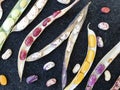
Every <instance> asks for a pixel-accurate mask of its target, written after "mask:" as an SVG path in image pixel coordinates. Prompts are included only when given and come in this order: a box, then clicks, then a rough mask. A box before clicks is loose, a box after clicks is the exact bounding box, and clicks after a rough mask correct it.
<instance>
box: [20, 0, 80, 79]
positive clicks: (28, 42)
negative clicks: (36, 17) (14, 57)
mask: <svg viewBox="0 0 120 90" xmlns="http://www.w3.org/2000/svg"><path fill="white" fill-rule="evenodd" d="M78 1H79V0H75V1H74V2H73V3H72V4H71V5H70V6H68V7H66V8H64V9H62V10H58V11H56V12H54V13H53V14H52V15H50V16H49V17H47V18H45V19H44V20H43V21H42V22H41V23H40V24H38V25H37V26H36V27H35V28H34V29H33V30H32V31H31V32H30V33H29V34H28V35H27V36H26V38H25V39H24V41H23V43H22V45H21V47H20V50H19V55H18V74H19V77H20V80H22V75H23V69H24V65H25V61H26V57H27V54H28V51H29V49H30V48H31V46H32V44H33V43H34V42H35V40H36V39H37V38H38V37H39V36H40V35H41V33H42V32H43V31H44V29H45V28H46V27H47V26H49V25H50V24H51V23H52V22H53V21H55V20H56V19H57V18H60V17H61V16H63V15H64V14H65V13H66V12H67V11H68V10H70V9H71V8H72V7H73V6H74V5H75V4H76V3H77V2H78Z"/></svg>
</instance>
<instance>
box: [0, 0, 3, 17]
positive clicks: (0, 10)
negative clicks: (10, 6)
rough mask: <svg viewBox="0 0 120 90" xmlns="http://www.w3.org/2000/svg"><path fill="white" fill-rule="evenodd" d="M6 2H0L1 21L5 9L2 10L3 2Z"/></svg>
mask: <svg viewBox="0 0 120 90" xmlns="http://www.w3.org/2000/svg"><path fill="white" fill-rule="evenodd" d="M3 1H4V0H0V19H1V18H2V16H3V9H2V6H1V3H2V2H3Z"/></svg>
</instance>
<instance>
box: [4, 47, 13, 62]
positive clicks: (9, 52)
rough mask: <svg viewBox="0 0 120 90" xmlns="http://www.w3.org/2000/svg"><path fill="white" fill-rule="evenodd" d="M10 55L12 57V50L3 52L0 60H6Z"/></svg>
mask: <svg viewBox="0 0 120 90" xmlns="http://www.w3.org/2000/svg"><path fill="white" fill-rule="evenodd" d="M11 55H12V50H11V49H7V50H6V51H5V53H4V54H3V55H2V59H3V60H7V59H8V58H9V57H10V56H11Z"/></svg>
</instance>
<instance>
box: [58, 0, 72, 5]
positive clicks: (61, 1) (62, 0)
mask: <svg viewBox="0 0 120 90" xmlns="http://www.w3.org/2000/svg"><path fill="white" fill-rule="evenodd" d="M57 1H58V2H59V3H61V4H69V3H70V1H71V0H57Z"/></svg>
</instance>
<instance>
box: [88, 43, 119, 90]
mask: <svg viewBox="0 0 120 90" xmlns="http://www.w3.org/2000/svg"><path fill="white" fill-rule="evenodd" d="M119 53H120V42H118V43H117V44H116V45H115V46H114V47H113V48H112V49H111V50H110V51H109V52H108V53H107V54H106V55H105V56H104V57H103V58H102V59H101V60H100V62H99V63H98V64H97V65H96V67H95V69H94V70H93V72H92V73H91V75H90V78H89V80H88V82H87V86H86V90H92V88H93V87H94V85H95V83H96V82H97V80H98V79H99V77H100V76H101V75H102V73H103V72H104V71H105V69H106V68H107V67H108V66H109V65H110V64H111V63H112V62H113V61H114V59H115V58H116V57H117V55H119Z"/></svg>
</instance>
